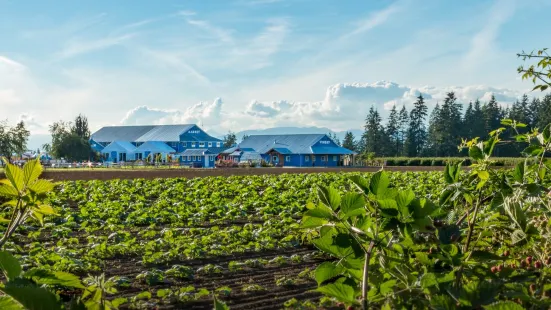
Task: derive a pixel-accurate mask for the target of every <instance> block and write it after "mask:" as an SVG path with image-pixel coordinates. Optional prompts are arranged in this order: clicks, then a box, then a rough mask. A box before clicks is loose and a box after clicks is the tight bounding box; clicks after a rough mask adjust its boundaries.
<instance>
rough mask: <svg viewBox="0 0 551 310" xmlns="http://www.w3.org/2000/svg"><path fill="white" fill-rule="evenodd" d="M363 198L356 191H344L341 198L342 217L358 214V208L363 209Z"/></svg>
mask: <svg viewBox="0 0 551 310" xmlns="http://www.w3.org/2000/svg"><path fill="white" fill-rule="evenodd" d="M364 206H365V199H364V197H363V196H362V195H360V194H358V193H346V194H345V195H344V196H343V197H342V200H341V212H342V213H343V215H344V217H343V218H348V217H350V216H354V215H359V214H361V212H359V211H358V210H364Z"/></svg>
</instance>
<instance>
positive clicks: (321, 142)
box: [320, 141, 331, 144]
mask: <svg viewBox="0 0 551 310" xmlns="http://www.w3.org/2000/svg"><path fill="white" fill-rule="evenodd" d="M320 144H331V141H320Z"/></svg>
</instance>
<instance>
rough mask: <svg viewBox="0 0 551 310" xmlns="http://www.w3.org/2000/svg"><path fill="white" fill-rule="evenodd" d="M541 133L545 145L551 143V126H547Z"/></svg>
mask: <svg viewBox="0 0 551 310" xmlns="http://www.w3.org/2000/svg"><path fill="white" fill-rule="evenodd" d="M541 133H542V135H543V139H544V142H545V143H549V142H551V124H547V126H545V128H544V129H543V131H542V132H541Z"/></svg>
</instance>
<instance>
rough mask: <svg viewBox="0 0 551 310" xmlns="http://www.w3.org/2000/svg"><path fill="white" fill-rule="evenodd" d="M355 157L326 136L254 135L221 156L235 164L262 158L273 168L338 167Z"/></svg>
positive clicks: (347, 163)
mask: <svg viewBox="0 0 551 310" xmlns="http://www.w3.org/2000/svg"><path fill="white" fill-rule="evenodd" d="M355 154H356V153H354V152H353V151H351V150H349V149H346V148H343V147H341V146H338V145H337V144H336V143H335V142H333V140H331V138H329V137H328V136H327V135H325V134H292V135H251V136H248V137H247V138H246V139H245V140H243V142H241V143H239V144H238V145H237V146H235V147H232V148H229V149H226V150H224V151H223V152H221V153H220V156H222V157H224V158H226V159H229V160H233V161H235V162H243V161H247V160H249V158H261V159H262V160H264V161H265V162H268V163H271V164H273V165H274V166H290V167H335V166H345V165H349V163H351V162H352V157H353V156H354V155H355Z"/></svg>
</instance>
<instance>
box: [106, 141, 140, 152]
mask: <svg viewBox="0 0 551 310" xmlns="http://www.w3.org/2000/svg"><path fill="white" fill-rule="evenodd" d="M101 151H102V153H111V152H118V153H134V151H136V147H135V146H134V144H132V143H130V142H127V141H113V142H111V143H109V145H108V146H106V147H105V148H103V150H101Z"/></svg>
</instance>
